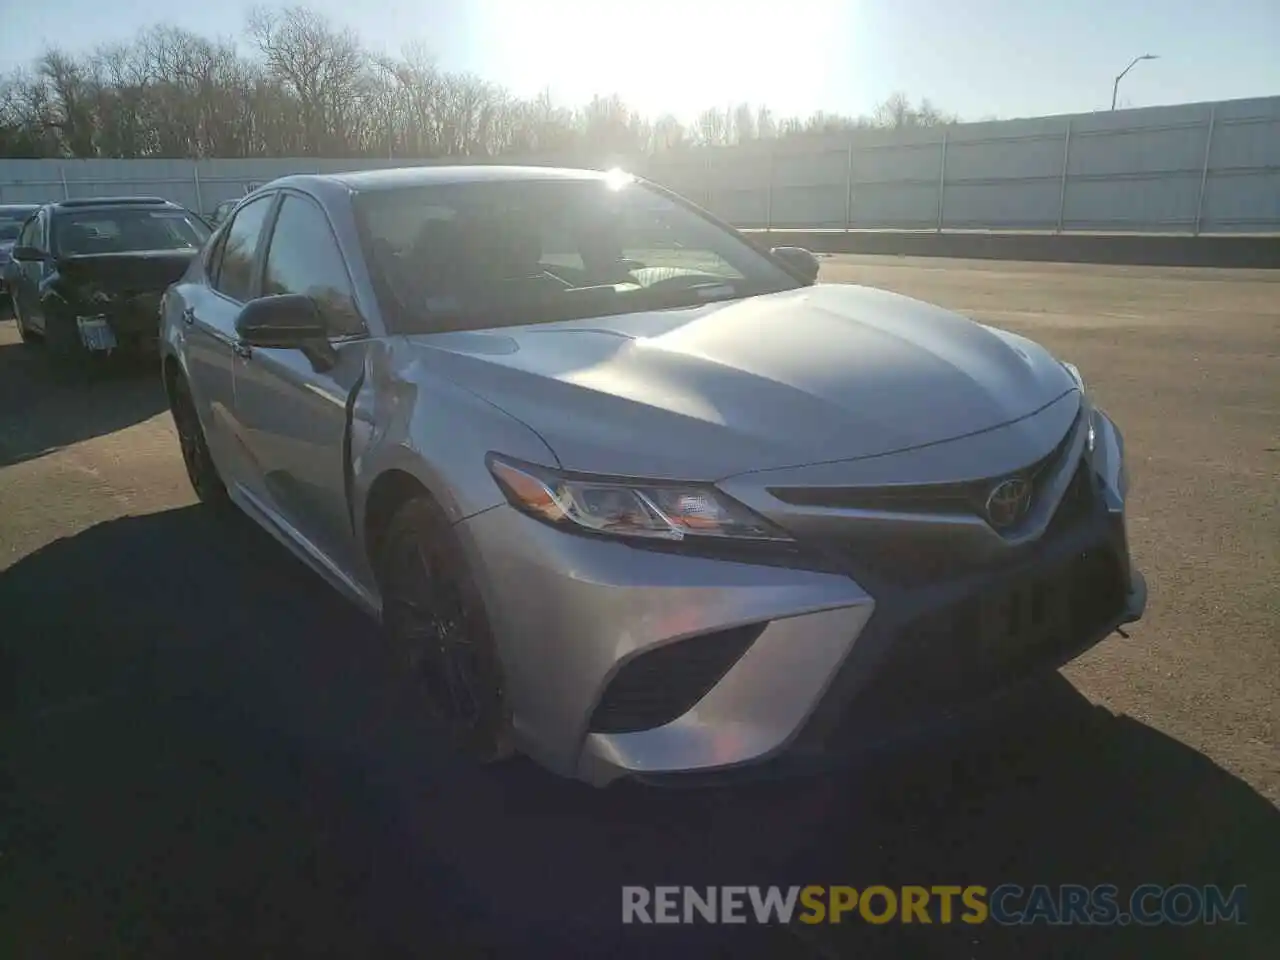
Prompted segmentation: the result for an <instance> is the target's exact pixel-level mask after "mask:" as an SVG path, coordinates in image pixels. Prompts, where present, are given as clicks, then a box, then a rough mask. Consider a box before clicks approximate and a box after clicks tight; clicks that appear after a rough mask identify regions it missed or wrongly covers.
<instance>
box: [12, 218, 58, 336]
mask: <svg viewBox="0 0 1280 960" xmlns="http://www.w3.org/2000/svg"><path fill="white" fill-rule="evenodd" d="M48 221H49V215H48V213H46V212H45V211H44V210H41V211H40V212H39V213H37V214H36V215H35V216H34V217H32V218H31V219H30V220H28V221H27V223H26V225H25V226H24V227H23V228H22V233H20V234H19V235H18V242H17V244H16V246H23V247H32V248H34V249H36V250H39V251H40V252H41V253H44V254H47V253H48V252H49V240H48V235H49V231H48V229H47V227H46V225H47V223H48ZM13 266H14V267H15V268H16V271H15V275H14V290H13V308H14V310H16V311H17V313H18V315H19V316H21V317H22V325H23V326H24V327H26V328H27V329H28V330H31V331H38V332H41V333H43V332H44V307H43V305H42V304H41V303H40V287H41V284H43V283H44V280H45V277H46V276H48V274H49V273H50V271H51V270H52V268H53V261H52V260H15V261H14V262H13Z"/></svg>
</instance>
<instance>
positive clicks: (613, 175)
mask: <svg viewBox="0 0 1280 960" xmlns="http://www.w3.org/2000/svg"><path fill="white" fill-rule="evenodd" d="M634 181H635V177H633V176H632V175H631V174H629V173H627V172H626V171H625V170H620V169H618V168H617V167H614V168H613V169H611V170H610V171H609V172H608V173H606V174H605V175H604V182H605V185H606V186H608V188H609V189H610V190H621V189H622V188H623V187H625V186H626V185H627V184H629V183H632V182H634Z"/></svg>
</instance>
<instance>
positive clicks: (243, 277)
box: [171, 194, 275, 486]
mask: <svg viewBox="0 0 1280 960" xmlns="http://www.w3.org/2000/svg"><path fill="white" fill-rule="evenodd" d="M274 201H275V195H274V194H268V195H266V196H263V197H260V198H258V199H256V200H254V201H253V202H252V203H249V204H246V205H245V206H244V207H243V208H242V209H241V210H240V211H239V212H237V213H236V216H235V220H233V221H232V222H231V224H229V225H228V227H227V229H226V231H225V232H224V234H223V235H222V236H221V238H220V239H219V240H218V241H217V246H215V247H213V248H212V250H211V255H210V257H209V260H208V262H207V264H206V267H205V271H206V276H205V278H204V280H203V282H200V283H184V284H182V286H181V292H182V298H181V301H180V303H178V304H175V306H174V307H173V308H171V309H181V310H182V317H181V326H182V330H183V336H184V338H185V341H186V357H187V364H188V366H189V367H190V372H191V377H190V383H191V394H192V399H193V401H194V402H195V404H196V408H197V412H198V413H199V414H200V421H201V423H203V424H204V427H205V441H206V442H207V443H208V445H209V452H210V454H211V455H212V456H213V461H214V463H215V464H217V466H218V473H219V474H220V475H221V477H222V481H223V483H225V484H227V485H228V486H230V485H232V484H243V483H244V482H245V479H246V473H247V467H246V464H245V455H244V451H243V450H242V449H241V447H240V445H239V444H238V442H237V440H236V436H235V429H234V427H235V424H234V406H235V375H234V370H233V363H232V361H233V358H234V356H235V354H234V352H233V351H234V350H235V346H236V326H235V325H236V317H238V316H239V315H240V308H241V306H243V304H244V303H245V302H246V301H248V300H250V299H252V297H253V295H254V291H255V290H256V282H257V275H256V274H257V269H258V264H259V260H260V256H259V252H260V247H261V245H262V238H263V236H264V227H265V225H266V222H267V215H268V214H269V213H270V212H271V206H272V204H273V202H274Z"/></svg>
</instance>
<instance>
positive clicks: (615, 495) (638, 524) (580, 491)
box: [489, 454, 791, 541]
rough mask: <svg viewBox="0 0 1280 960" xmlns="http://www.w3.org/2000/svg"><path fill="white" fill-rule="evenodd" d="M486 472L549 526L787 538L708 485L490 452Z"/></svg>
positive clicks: (651, 534) (670, 536)
mask: <svg viewBox="0 0 1280 960" xmlns="http://www.w3.org/2000/svg"><path fill="white" fill-rule="evenodd" d="M489 471H490V473H492V474H493V477H494V479H495V480H496V481H497V482H498V486H499V487H500V488H501V489H502V492H503V493H504V494H505V495H506V497H507V500H508V501H510V503H511V505H512V506H513V507H515V508H516V509H518V510H522V511H523V512H525V513H527V514H529V515H530V516H533V517H537V518H538V519H540V520H544V521H546V522H548V523H551V524H554V525H555V526H562V527H578V528H581V529H583V530H590V531H593V532H595V533H605V534H613V535H615V536H620V537H644V538H646V539H657V540H684V539H685V538H689V539H694V538H701V537H705V538H714V539H721V540H723V539H732V540H773V541H778V540H790V539H791V537H789V536H788V535H787V534H786V533H785V532H783V531H782V530H779V529H778V528H777V527H775V526H773V525H772V524H771V523H769V521H767V520H765V519H764V518H763V517H760V516H757V515H756V514H755V513H753V512H752V511H751V510H748V509H747V508H746V507H744V506H743V505H742V504H740V503H738V502H737V501H736V500H732V499H730V498H729V497H726V496H725V495H724V494H723V493H721V492H720V491H718V490H716V489H715V488H713V487H710V486H704V485H699V484H667V483H646V482H644V481H636V482H622V481H617V480H605V479H600V480H597V479H594V478H590V477H587V478H584V477H576V476H575V477H566V476H562V475H560V474H558V473H556V472H555V471H553V470H548V469H547V468H545V467H535V466H532V465H530V464H525V463H516V462H513V461H510V460H506V459H503V458H501V457H498V456H496V455H492V454H491V455H490V457H489Z"/></svg>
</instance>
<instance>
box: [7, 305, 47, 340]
mask: <svg viewBox="0 0 1280 960" xmlns="http://www.w3.org/2000/svg"><path fill="white" fill-rule="evenodd" d="M8 300H9V309H10V310H12V311H13V322H14V323H15V324H17V327H18V336H19V337H21V338H22V342H23V343H25V344H28V345H30V344H33V343H39V342H40V337H39V335H37V334H36V332H35V331H34V330H30V329H28V327H27V325H26V324H25V323H24V322H23V321H22V311H21V310H19V309H18V298H17V297H15V296H13V294H9V296H8Z"/></svg>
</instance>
